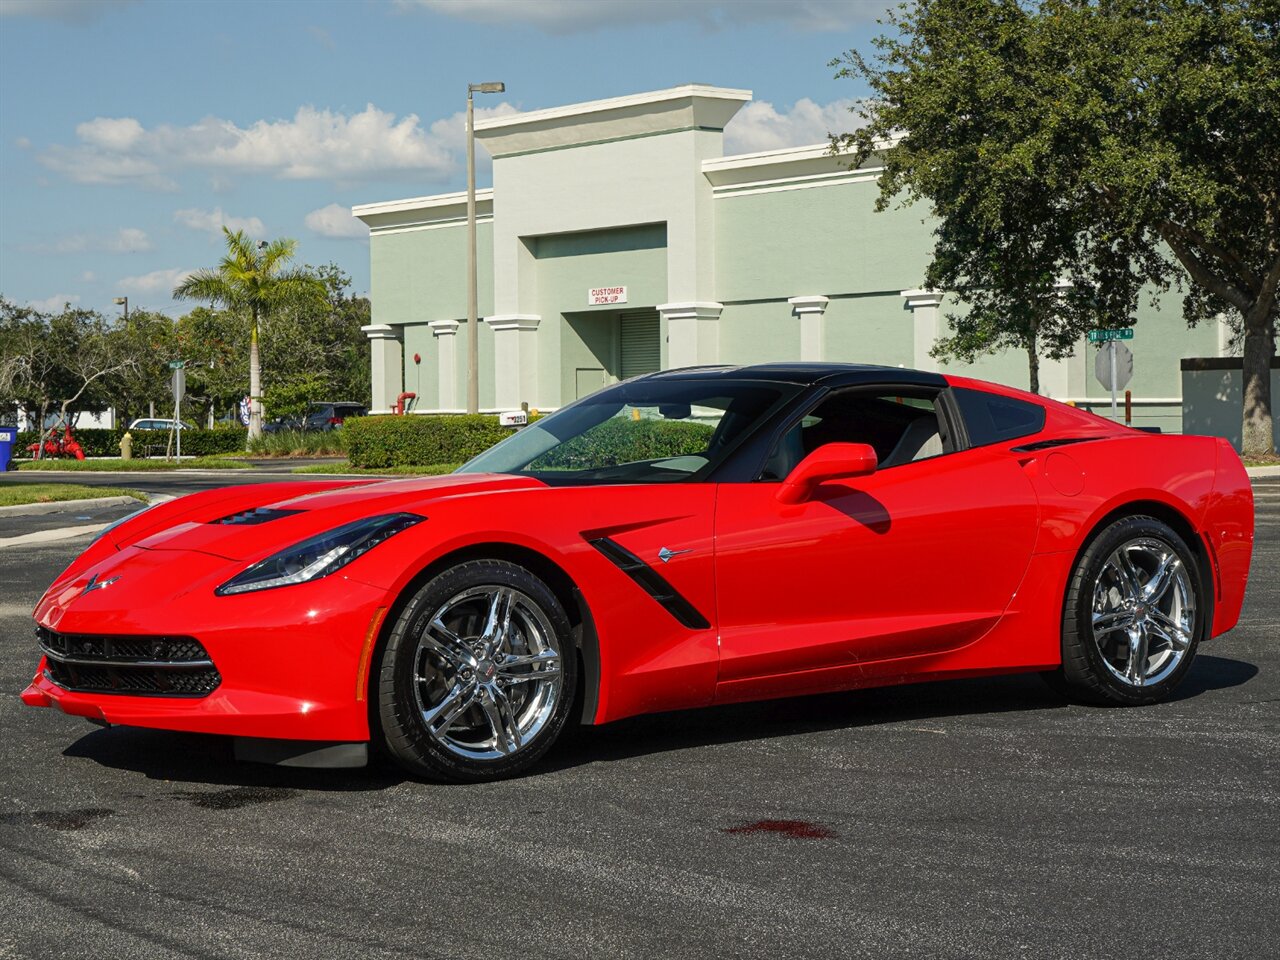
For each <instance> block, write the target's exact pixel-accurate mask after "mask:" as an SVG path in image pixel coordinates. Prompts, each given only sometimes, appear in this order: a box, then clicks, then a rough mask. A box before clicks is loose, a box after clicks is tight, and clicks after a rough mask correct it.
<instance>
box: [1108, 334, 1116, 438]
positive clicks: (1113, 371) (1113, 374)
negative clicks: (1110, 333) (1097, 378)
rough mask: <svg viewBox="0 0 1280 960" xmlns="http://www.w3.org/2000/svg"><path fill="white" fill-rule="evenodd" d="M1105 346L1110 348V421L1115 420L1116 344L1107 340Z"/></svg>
mask: <svg viewBox="0 0 1280 960" xmlns="http://www.w3.org/2000/svg"><path fill="white" fill-rule="evenodd" d="M1107 345H1108V346H1109V347H1110V348H1111V419H1112V420H1115V419H1116V418H1117V413H1116V342H1115V341H1114V340H1108V341H1107Z"/></svg>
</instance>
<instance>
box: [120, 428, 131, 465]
mask: <svg viewBox="0 0 1280 960" xmlns="http://www.w3.org/2000/svg"><path fill="white" fill-rule="evenodd" d="M120 458H121V459H122V460H132V459H133V436H132V435H131V434H130V433H128V432H127V431H126V432H125V435H124V436H123V437H121V438H120Z"/></svg>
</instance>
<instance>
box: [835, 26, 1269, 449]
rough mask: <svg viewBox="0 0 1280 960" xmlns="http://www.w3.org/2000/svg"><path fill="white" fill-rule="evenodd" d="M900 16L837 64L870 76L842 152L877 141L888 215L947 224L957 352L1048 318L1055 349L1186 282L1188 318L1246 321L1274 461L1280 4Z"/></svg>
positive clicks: (1246, 430)
mask: <svg viewBox="0 0 1280 960" xmlns="http://www.w3.org/2000/svg"><path fill="white" fill-rule="evenodd" d="M888 25H889V26H890V27H891V28H896V36H895V35H892V34H889V33H887V34H885V35H883V36H881V37H879V38H877V40H876V41H875V46H876V51H875V53H874V54H871V55H868V56H863V55H862V54H860V53H858V52H857V51H851V52H849V53H847V54H845V55H844V56H843V57H841V58H839V59H838V60H836V61H834V62H833V66H837V67H839V73H838V75H839V76H844V77H853V78H857V79H860V80H862V81H864V82H865V83H866V84H868V85H869V87H870V88H871V96H870V97H868V98H867V99H866V100H865V101H863V102H862V103H861V104H860V106H859V107H858V108H855V109H857V110H859V111H860V112H861V114H862V120H863V121H864V124H863V125H862V126H861V127H860V128H858V129H855V130H853V131H851V132H848V133H843V134H840V135H837V136H834V137H833V138H832V140H833V148H834V149H837V150H839V151H841V152H846V153H851V154H853V162H854V163H858V164H861V163H866V162H867V161H868V159H869V158H870V157H872V155H873V154H878V155H879V157H880V162H881V163H882V164H883V168H884V172H883V174H882V175H881V178H880V191H881V193H880V198H879V206H880V208H881V209H883V208H884V207H886V206H887V205H889V204H890V203H892V202H893V200H894V198H896V197H901V198H903V199H905V200H906V201H908V202H910V201H912V200H926V201H928V202H929V203H930V204H931V206H932V208H933V210H934V212H935V213H936V215H937V216H938V218H939V227H938V230H937V235H936V241H937V242H936V249H935V258H934V262H933V264H932V265H931V267H930V268H929V275H928V277H927V278H926V279H927V280H928V281H929V282H932V283H934V284H936V285H938V286H940V287H946V288H947V289H949V290H952V291H953V292H954V293H956V294H957V296H958V297H959V298H960V299H961V300H962V301H965V302H967V303H968V304H969V306H970V310H969V312H968V314H965V315H963V316H961V317H957V318H953V336H952V337H951V338H950V339H949V340H948V341H943V342H942V343H941V344H940V349H941V351H942V352H943V353H956V354H959V355H961V356H965V355H972V353H974V352H979V351H981V350H982V349H989V348H995V347H1000V346H1007V345H1010V344H1011V343H1013V344H1018V345H1021V346H1024V347H1027V348H1028V349H1029V351H1030V352H1031V353H1033V354H1034V352H1035V351H1036V348H1037V346H1038V338H1039V339H1040V340H1042V339H1043V337H1044V334H1045V333H1046V331H1047V332H1048V333H1049V334H1050V337H1049V343H1048V344H1047V345H1046V347H1047V350H1048V352H1049V353H1050V355H1055V351H1062V350H1069V346H1070V343H1071V342H1072V341H1073V340H1074V339H1076V338H1077V337H1078V336H1079V333H1080V331H1081V330H1082V329H1083V328H1084V327H1086V326H1089V325H1091V324H1093V323H1108V324H1115V323H1119V322H1125V321H1126V320H1127V318H1129V317H1131V316H1132V314H1133V310H1134V308H1135V307H1136V304H1137V302H1138V298H1139V296H1141V293H1142V290H1143V288H1144V287H1147V288H1148V289H1154V290H1155V291H1157V292H1159V291H1161V290H1165V289H1168V288H1169V287H1170V286H1172V285H1177V286H1179V287H1180V288H1181V289H1182V290H1183V291H1184V294H1185V296H1184V299H1183V313H1184V317H1185V319H1186V320H1187V322H1188V323H1190V324H1196V323H1200V322H1203V321H1206V320H1209V319H1213V318H1217V317H1219V316H1223V315H1225V316H1227V317H1228V318H1229V319H1231V320H1232V321H1233V323H1234V325H1235V326H1236V327H1237V329H1238V330H1239V332H1240V339H1241V341H1242V349H1243V394H1244V396H1243V411H1242V427H1243V429H1242V434H1243V445H1244V452H1245V453H1246V454H1251V455H1255V456H1265V455H1270V454H1273V453H1274V452H1275V450H1274V440H1273V427H1272V410H1271V406H1272V403H1271V401H1272V398H1271V390H1270V370H1269V367H1270V364H1271V358H1272V357H1273V356H1274V355H1275V335H1276V318H1277V302H1278V296H1277V293H1278V288H1280V0H916V2H915V3H914V4H912V5H910V6H908V5H903V6H902V7H900V8H899V10H898V12H897V13H892V14H890V15H889V17H888ZM887 143H894V144H895V145H894V146H892V147H891V148H889V149H886V144H887ZM1062 281H1066V283H1062ZM1053 284H1058V290H1059V293H1058V294H1057V295H1055V296H1050V295H1049V294H1048V292H1047V291H1048V289H1049V287H1050V286H1051V285H1053ZM1064 291H1065V292H1064ZM966 318H968V319H966ZM1046 324H1047V326H1046ZM1059 355H1060V353H1059ZM1032 366H1033V376H1034V361H1033V364H1032Z"/></svg>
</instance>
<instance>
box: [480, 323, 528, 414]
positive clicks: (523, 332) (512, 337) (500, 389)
mask: <svg viewBox="0 0 1280 960" xmlns="http://www.w3.org/2000/svg"><path fill="white" fill-rule="evenodd" d="M484 322H485V323H487V324H488V325H489V329H490V330H492V331H493V390H494V405H495V406H496V407H497V408H498V409H499V410H515V409H516V408H517V407H519V406H520V404H521V402H524V401H527V402H528V403H529V404H530V405H531V406H532V405H534V404H535V403H536V402H537V398H538V357H537V342H536V340H535V339H534V338H535V337H537V335H538V324H539V323H541V322H542V318H541V317H540V316H538V315H537V314H533V313H504V314H500V315H498V316H494V317H485V318H484Z"/></svg>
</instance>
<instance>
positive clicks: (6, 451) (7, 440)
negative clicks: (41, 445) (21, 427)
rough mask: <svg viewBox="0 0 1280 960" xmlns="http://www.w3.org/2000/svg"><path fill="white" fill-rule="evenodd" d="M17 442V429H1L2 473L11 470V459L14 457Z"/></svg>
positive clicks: (0, 465) (0, 453)
mask: <svg viewBox="0 0 1280 960" xmlns="http://www.w3.org/2000/svg"><path fill="white" fill-rule="evenodd" d="M17 442H18V428H17V427H0V473H4V471H6V470H8V469H9V458H10V457H12V456H13V445H14V444H15V443H17Z"/></svg>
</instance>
